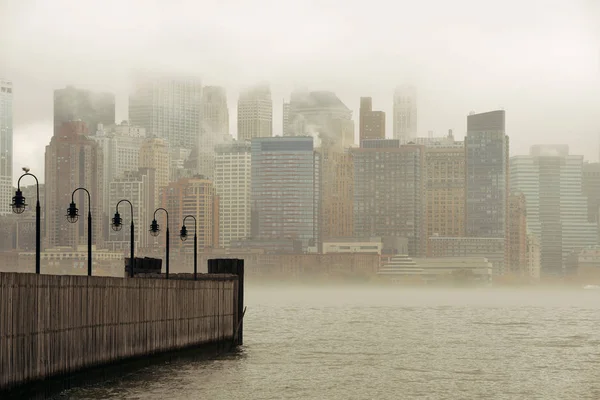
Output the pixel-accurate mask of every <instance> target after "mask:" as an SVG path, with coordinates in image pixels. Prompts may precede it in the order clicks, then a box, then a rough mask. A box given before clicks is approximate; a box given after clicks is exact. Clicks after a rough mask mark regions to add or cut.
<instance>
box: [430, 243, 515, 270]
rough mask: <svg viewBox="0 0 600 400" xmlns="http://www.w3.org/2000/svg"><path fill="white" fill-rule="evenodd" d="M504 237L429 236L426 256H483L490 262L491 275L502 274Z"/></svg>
mask: <svg viewBox="0 0 600 400" xmlns="http://www.w3.org/2000/svg"><path fill="white" fill-rule="evenodd" d="M504 252H505V244H504V238H483V237H442V236H433V237H430V238H429V245H428V254H427V256H428V257H485V258H486V259H487V260H488V261H489V262H491V263H492V267H493V276H494V277H497V276H501V275H504V257H505V255H504Z"/></svg>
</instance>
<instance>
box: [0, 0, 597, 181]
mask: <svg viewBox="0 0 600 400" xmlns="http://www.w3.org/2000/svg"><path fill="white" fill-rule="evenodd" d="M598 3H600V1H597V0H518V1H517V0H504V1H502V2H497V1H493V2H492V1H486V0H453V1H446V0H420V1H414V0H413V1H405V0H393V1H392V0H370V1H364V0H361V1H358V0H348V1H338V0H336V1H334V0H319V1H317V0H302V1H286V0H254V1H246V0H221V1H218V2H217V1H197V0H193V1H187V0H170V1H167V0H98V1H92V0H46V1H36V0H0V77H1V78H4V79H8V80H11V81H13V83H14V87H15V89H14V91H15V95H14V96H15V102H14V113H15V127H14V134H15V169H16V172H15V174H17V173H18V172H19V171H20V168H19V167H20V166H21V164H23V165H29V166H30V167H31V168H32V172H38V173H39V174H40V175H41V176H42V177H43V173H42V170H43V165H44V161H43V160H44V150H45V149H44V147H45V145H46V144H47V143H48V142H49V140H50V137H51V135H52V90H53V89H56V88H60V87H64V86H65V85H67V84H73V85H75V86H78V87H83V88H90V89H98V90H109V91H113V92H114V93H115V94H116V95H117V119H118V120H119V121H120V120H122V119H127V94H128V90H129V85H130V77H131V73H132V70H133V69H135V68H139V67H143V68H151V69H157V70H161V71H172V70H173V71H180V72H182V73H186V74H193V75H197V76H198V77H200V78H201V79H202V82H203V84H206V85H223V86H225V87H226V88H227V92H228V101H229V107H230V115H231V129H232V134H234V136H235V134H236V123H235V122H236V121H235V120H236V102H237V97H238V93H239V90H240V88H241V87H244V86H246V85H251V84H253V83H255V82H258V81H268V82H270V83H271V87H272V92H273V101H274V132H275V133H276V134H280V133H281V112H282V111H281V103H282V101H283V99H284V98H286V99H287V98H288V97H289V94H290V91H291V90H292V89H293V88H294V87H295V86H306V87H308V88H309V89H311V90H332V91H334V92H336V93H337V94H338V95H339V97H340V98H341V99H342V101H344V102H345V103H346V105H348V106H349V107H350V108H351V109H353V110H354V115H355V121H356V122H358V104H359V97H360V96H372V97H373V105H374V107H375V108H376V109H380V110H383V111H386V112H387V128H388V129H387V135H388V136H391V109H392V94H393V90H394V87H395V86H396V85H398V84H404V83H412V84H414V85H415V86H417V88H418V92H419V102H418V106H419V122H418V124H419V131H420V133H421V134H422V135H427V132H428V131H429V130H432V131H434V132H435V133H436V135H441V134H445V132H446V131H447V130H448V129H449V128H452V129H454V132H455V133H456V136H458V137H462V135H463V134H464V131H465V129H466V115H467V114H468V113H469V112H470V111H477V112H480V111H488V110H491V109H497V108H504V109H505V110H506V112H507V133H508V135H509V136H510V140H511V153H512V154H524V153H527V152H528V149H529V146H530V145H532V144H535V143H567V144H569V145H570V147H571V152H572V153H577V154H584V155H585V156H586V157H587V158H589V159H590V160H593V161H597V159H598V152H599V151H598V147H599V135H600V112H599V111H600V62H599V61H600V40H599V39H600V18H599V15H600V13H599V11H600V7H599V4H598ZM357 131H358V127H357Z"/></svg>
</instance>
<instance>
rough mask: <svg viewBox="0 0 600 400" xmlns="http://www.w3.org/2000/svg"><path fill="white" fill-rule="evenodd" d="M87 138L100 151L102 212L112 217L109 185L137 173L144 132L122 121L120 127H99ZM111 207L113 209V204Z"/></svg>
mask: <svg viewBox="0 0 600 400" xmlns="http://www.w3.org/2000/svg"><path fill="white" fill-rule="evenodd" d="M89 138H90V139H92V140H94V141H95V142H96V143H98V145H99V147H100V150H101V151H102V160H103V162H102V165H103V171H102V175H103V185H102V210H103V212H104V213H105V214H107V215H112V214H111V211H112V207H111V205H110V203H109V196H110V183H111V182H112V181H113V180H114V179H115V178H118V177H121V176H123V174H124V173H125V172H128V171H137V169H138V167H139V155H140V149H141V147H142V143H143V142H144V140H145V138H146V130H145V129H144V128H141V127H134V126H130V125H129V124H128V123H127V121H123V122H122V123H121V124H120V125H113V126H106V127H105V126H103V125H100V126H99V127H98V130H97V131H96V135H93V136H89ZM112 206H113V207H114V204H113V205H112Z"/></svg>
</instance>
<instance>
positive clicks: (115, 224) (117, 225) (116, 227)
mask: <svg viewBox="0 0 600 400" xmlns="http://www.w3.org/2000/svg"><path fill="white" fill-rule="evenodd" d="M122 202H127V203H129V207H131V232H130V250H131V253H130V254H131V255H130V258H129V259H130V260H131V261H130V262H129V267H130V273H129V276H130V277H132V278H133V275H134V273H133V269H134V267H135V258H134V245H135V233H134V232H135V226H134V224H133V204H131V202H130V201H129V200H126V199H123V200H119V202H118V203H117V207H116V209H117V210H116V212H115V216H114V217H113V219H112V229H113V231H115V232H118V231H120V230H121V229H123V225H122V222H123V221H122V220H121V215H120V214H119V204H121V203H122Z"/></svg>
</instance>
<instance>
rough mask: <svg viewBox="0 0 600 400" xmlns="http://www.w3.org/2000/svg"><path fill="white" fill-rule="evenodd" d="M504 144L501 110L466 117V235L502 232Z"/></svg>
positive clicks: (505, 191) (505, 172) (493, 235)
mask: <svg viewBox="0 0 600 400" xmlns="http://www.w3.org/2000/svg"><path fill="white" fill-rule="evenodd" d="M508 146H509V143H508V136H506V134H505V112H504V111H503V110H499V111H491V112H486V113H482V114H472V115H469V116H468V117H467V136H466V138H465V150H466V185H467V195H466V196H467V200H466V235H467V236H473V237H482V238H503V237H504V236H505V234H506V224H505V221H506V213H507V200H508V164H509V161H508V159H509V153H508V150H509V147H508Z"/></svg>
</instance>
